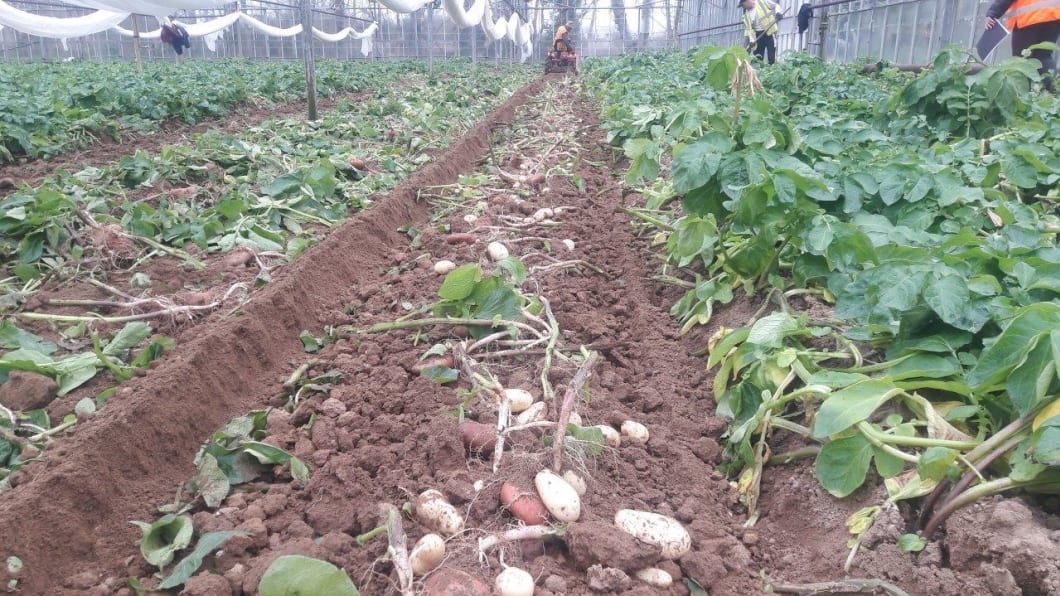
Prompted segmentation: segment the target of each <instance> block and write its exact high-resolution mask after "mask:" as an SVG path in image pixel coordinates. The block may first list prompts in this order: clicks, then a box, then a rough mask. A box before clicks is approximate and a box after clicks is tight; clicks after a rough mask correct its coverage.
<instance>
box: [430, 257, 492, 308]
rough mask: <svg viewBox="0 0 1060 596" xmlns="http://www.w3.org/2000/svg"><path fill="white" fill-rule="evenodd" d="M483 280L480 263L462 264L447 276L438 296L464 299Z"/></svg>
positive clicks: (447, 298) (443, 298)
mask: <svg viewBox="0 0 1060 596" xmlns="http://www.w3.org/2000/svg"><path fill="white" fill-rule="evenodd" d="M481 280H482V267H480V266H479V264H478V263H468V264H466V265H461V266H460V267H457V268H456V269H453V270H452V271H450V272H449V274H448V275H446V276H445V281H443V282H442V287H441V288H439V289H438V296H439V297H440V298H441V299H442V300H463V299H465V298H467V297H468V296H470V295H471V293H472V292H474V291H475V285H476V284H477V283H478V282H479V281H481Z"/></svg>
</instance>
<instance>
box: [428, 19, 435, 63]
mask: <svg viewBox="0 0 1060 596" xmlns="http://www.w3.org/2000/svg"><path fill="white" fill-rule="evenodd" d="M433 20H434V6H433V5H432V6H430V7H428V8H427V73H428V74H434V35H433V33H432V29H433V28H432V27H431V21H433Z"/></svg>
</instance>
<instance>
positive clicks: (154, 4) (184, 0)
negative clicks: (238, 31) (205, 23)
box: [64, 0, 232, 19]
mask: <svg viewBox="0 0 1060 596" xmlns="http://www.w3.org/2000/svg"><path fill="white" fill-rule="evenodd" d="M64 1H65V2H66V3H67V4H74V5H76V6H84V7H85V8H95V9H98V10H107V11H111V12H123V13H126V14H128V13H136V14H149V15H152V16H155V17H158V18H160V19H161V18H163V17H165V16H167V15H171V14H173V13H175V12H177V11H178V10H195V9H196V8H217V7H220V6H224V5H225V4H231V3H232V2H231V0H228V1H227V2H226V1H224V0H148V1H147V2H134V1H131V0H64Z"/></svg>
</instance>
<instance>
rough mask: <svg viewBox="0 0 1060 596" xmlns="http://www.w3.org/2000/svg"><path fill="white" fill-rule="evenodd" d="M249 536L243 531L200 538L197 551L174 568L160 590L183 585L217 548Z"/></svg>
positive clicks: (207, 534) (208, 534)
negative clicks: (229, 541)
mask: <svg viewBox="0 0 1060 596" xmlns="http://www.w3.org/2000/svg"><path fill="white" fill-rule="evenodd" d="M249 535H250V534H249V533H247V532H244V531H242V530H224V531H220V532H208V533H206V534H203V535H202V537H201V538H199V543H198V544H197V545H195V550H193V551H191V552H190V553H189V554H188V556H186V557H184V558H183V559H181V560H180V562H179V563H177V566H176V567H174V568H173V573H170V574H169V577H167V578H165V579H163V580H162V583H160V584H158V588H159V589H161V590H169V589H171V588H175V587H177V586H179V585H181V584H183V583H184V582H186V581H188V579H189V578H190V577H191V576H192V575H194V574H195V572H196V571H198V570H199V567H201V566H202V560H203V559H204V558H206V556H207V555H209V554H210V553H211V552H213V551H215V550H217V548H218V547H220V546H221V545H222V544H224V543H225V542H226V541H227V540H228V539H229V538H234V537H236V536H249Z"/></svg>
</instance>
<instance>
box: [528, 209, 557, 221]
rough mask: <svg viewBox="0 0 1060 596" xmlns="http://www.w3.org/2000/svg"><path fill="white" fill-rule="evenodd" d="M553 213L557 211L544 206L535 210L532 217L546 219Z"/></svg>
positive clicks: (537, 219) (539, 219)
mask: <svg viewBox="0 0 1060 596" xmlns="http://www.w3.org/2000/svg"><path fill="white" fill-rule="evenodd" d="M553 215H555V212H554V211H552V209H550V208H548V207H542V208H541V209H538V210H537V211H534V214H533V215H532V216H531V217H533V218H534V221H545V220H546V219H550V218H551V217H552V216H553Z"/></svg>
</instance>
